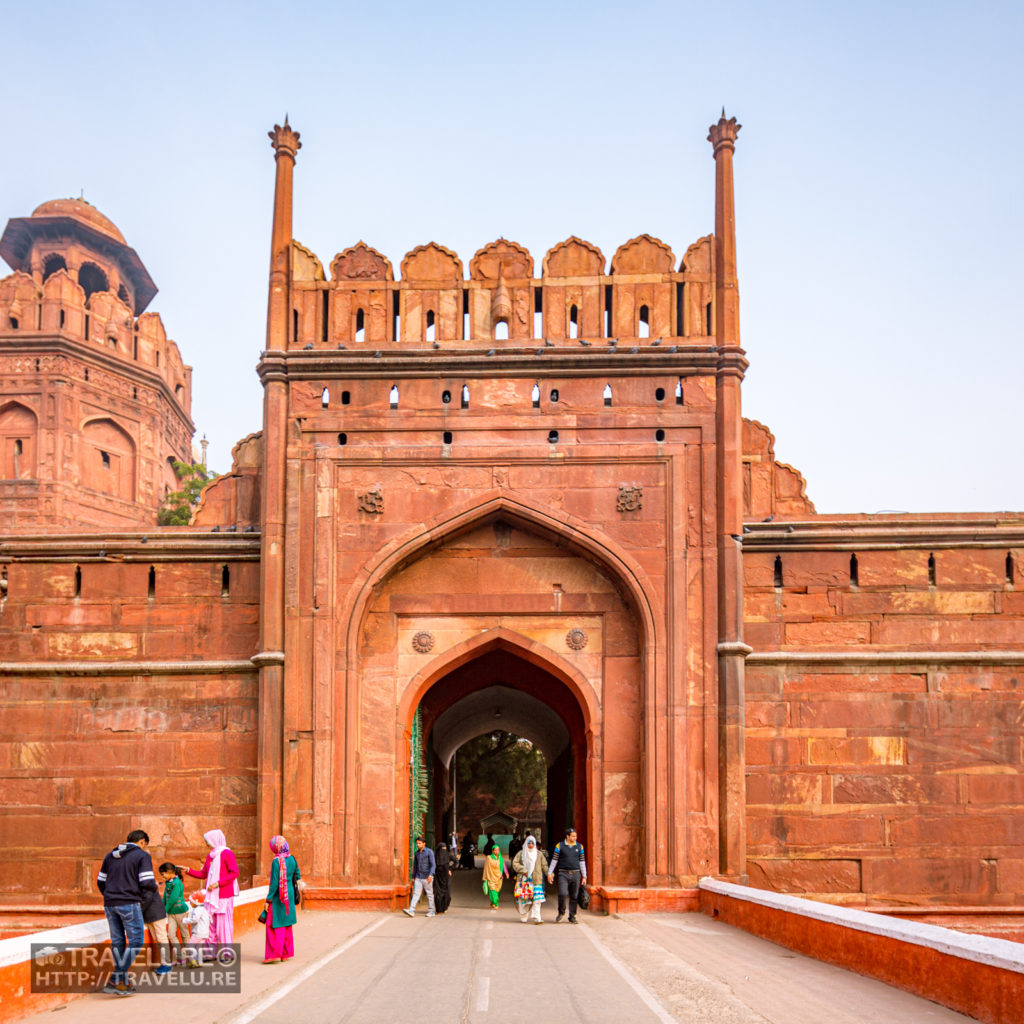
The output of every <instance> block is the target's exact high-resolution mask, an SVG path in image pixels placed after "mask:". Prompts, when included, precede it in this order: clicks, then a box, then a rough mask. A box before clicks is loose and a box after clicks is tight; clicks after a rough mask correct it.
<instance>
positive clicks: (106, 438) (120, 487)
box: [82, 419, 136, 501]
mask: <svg viewBox="0 0 1024 1024" xmlns="http://www.w3.org/2000/svg"><path fill="white" fill-rule="evenodd" d="M82 448H83V455H84V458H83V460H82V485H83V486H84V487H88V488H90V489H91V490H94V491H100V492H101V493H102V494H106V495H109V496H110V497H112V498H118V499H120V500H121V501H134V500H135V478H136V465H135V463H136V458H135V442H134V441H133V440H132V437H131V435H130V434H129V433H128V432H127V431H126V430H125V429H124V428H123V427H121V426H119V425H118V424H117V423H115V422H114V421H113V420H112V419H96V420H89V421H88V422H87V423H85V424H84V425H83V427H82Z"/></svg>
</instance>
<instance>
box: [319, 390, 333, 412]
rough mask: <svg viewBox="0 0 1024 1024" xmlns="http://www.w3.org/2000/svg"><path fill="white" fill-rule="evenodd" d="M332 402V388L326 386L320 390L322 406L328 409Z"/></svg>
mask: <svg viewBox="0 0 1024 1024" xmlns="http://www.w3.org/2000/svg"><path fill="white" fill-rule="evenodd" d="M330 404H331V389H330V388H324V389H323V391H321V392H320V406H321V408H324V409H326V408H327V407H328V406H329V405H330Z"/></svg>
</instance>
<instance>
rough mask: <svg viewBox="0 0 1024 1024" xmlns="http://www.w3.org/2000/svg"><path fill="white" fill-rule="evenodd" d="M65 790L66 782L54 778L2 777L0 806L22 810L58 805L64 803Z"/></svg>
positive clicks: (0, 779)
mask: <svg viewBox="0 0 1024 1024" xmlns="http://www.w3.org/2000/svg"><path fill="white" fill-rule="evenodd" d="M64 790H65V783H63V782H57V781H55V780H54V779H45V778H27V779H11V778H0V806H5V807H9V808H19V809H21V810H27V809H28V808H30V807H33V808H39V807H56V806H58V805H59V804H62V803H64ZM0 820H2V819H0Z"/></svg>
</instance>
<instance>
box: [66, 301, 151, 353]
mask: <svg viewBox="0 0 1024 1024" xmlns="http://www.w3.org/2000/svg"><path fill="white" fill-rule="evenodd" d="M60 325H61V327H63V326H64V310H63V309H62V310H61V311H60ZM136 345H138V342H136ZM135 358H136V359H137V358H138V351H137V350H136V353H135Z"/></svg>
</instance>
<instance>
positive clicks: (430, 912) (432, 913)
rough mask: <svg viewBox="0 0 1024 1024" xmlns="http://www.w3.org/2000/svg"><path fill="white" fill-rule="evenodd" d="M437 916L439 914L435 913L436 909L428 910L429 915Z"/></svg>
mask: <svg viewBox="0 0 1024 1024" xmlns="http://www.w3.org/2000/svg"><path fill="white" fill-rule="evenodd" d="M436 916H437V915H436V914H435V913H434V911H433V910H428V911H427V917H436Z"/></svg>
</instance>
